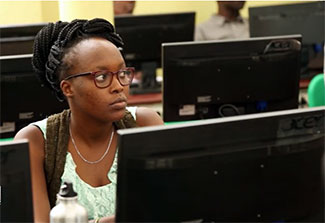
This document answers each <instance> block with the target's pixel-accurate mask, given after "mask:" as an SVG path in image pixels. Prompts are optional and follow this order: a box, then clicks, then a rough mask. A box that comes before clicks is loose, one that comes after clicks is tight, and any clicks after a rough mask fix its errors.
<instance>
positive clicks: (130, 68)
mask: <svg viewBox="0 0 325 223" xmlns="http://www.w3.org/2000/svg"><path fill="white" fill-rule="evenodd" d="M125 70H130V71H131V72H132V74H133V75H132V78H131V81H130V83H129V84H122V83H121V81H120V79H119V77H118V76H117V74H118V73H119V72H121V71H125ZM102 71H107V73H108V74H111V75H112V79H111V81H110V82H109V84H108V85H107V86H105V87H99V86H98V85H97V83H96V74H97V73H99V72H102ZM87 75H91V76H92V77H93V81H94V84H95V86H96V87H97V88H100V89H103V88H107V87H109V86H110V85H111V84H112V81H113V77H114V75H116V77H117V80H118V82H119V83H120V85H122V86H129V85H130V84H131V83H132V80H133V78H134V75H135V68H134V67H125V68H123V69H120V70H118V71H115V72H114V71H109V70H97V71H89V72H85V73H80V74H73V75H70V76H68V77H66V78H64V79H63V80H65V81H67V80H70V79H72V78H76V77H82V76H87Z"/></svg>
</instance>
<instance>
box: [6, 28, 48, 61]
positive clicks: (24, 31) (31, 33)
mask: <svg viewBox="0 0 325 223" xmlns="http://www.w3.org/2000/svg"><path fill="white" fill-rule="evenodd" d="M46 24H47V23H35V24H17V25H2V26H0V56H6V55H18V54H30V53H33V45H34V37H35V36H36V34H37V33H38V31H40V30H41V29H42V28H43V27H44V26H45V25H46Z"/></svg>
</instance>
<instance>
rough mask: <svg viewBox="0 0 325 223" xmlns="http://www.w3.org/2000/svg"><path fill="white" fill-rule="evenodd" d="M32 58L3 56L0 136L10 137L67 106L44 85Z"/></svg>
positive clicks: (28, 56) (0, 64) (1, 59)
mask: <svg viewBox="0 0 325 223" xmlns="http://www.w3.org/2000/svg"><path fill="white" fill-rule="evenodd" d="M31 58H32V55H31V54H29V55H14V56H1V57H0V67H1V71H0V90H1V106H0V109H1V117H0V125H1V128H0V138H11V137H13V136H14V135H15V134H16V133H17V132H18V131H19V130H20V129H21V128H23V127H24V126H26V125H28V124H29V123H31V122H34V121H38V120H41V119H43V118H46V117H47V116H49V115H51V114H54V113H58V112H61V111H62V110H63V109H65V108H68V105H67V103H66V102H64V103H62V102H59V101H58V100H57V99H56V97H55V96H54V94H52V93H51V91H50V90H49V89H48V88H47V87H45V86H43V85H41V82H40V81H39V80H38V78H37V77H36V75H35V73H34V71H33V69H32V64H31Z"/></svg>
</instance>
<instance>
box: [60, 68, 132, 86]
mask: <svg viewBox="0 0 325 223" xmlns="http://www.w3.org/2000/svg"><path fill="white" fill-rule="evenodd" d="M87 75H91V76H92V77H93V79H94V83H95V85H96V87H98V88H106V87H108V86H110V85H111V83H112V80H113V76H114V75H116V76H117V79H118V81H119V82H120V84H121V85H122V86H127V85H130V84H131V83H132V80H133V77H134V68H133V67H126V68H123V69H121V70H119V71H116V72H111V71H108V70H99V71H93V72H86V73H81V74H74V75H71V76H69V77H66V78H64V79H63V80H69V79H71V78H75V77H81V76H87Z"/></svg>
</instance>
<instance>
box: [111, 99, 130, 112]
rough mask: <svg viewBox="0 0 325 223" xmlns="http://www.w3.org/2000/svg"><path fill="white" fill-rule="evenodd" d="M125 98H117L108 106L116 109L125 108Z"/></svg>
mask: <svg viewBox="0 0 325 223" xmlns="http://www.w3.org/2000/svg"><path fill="white" fill-rule="evenodd" d="M126 105H127V103H126V99H124V98H118V99H116V100H115V101H114V102H113V103H111V104H110V107H111V108H113V109H116V110H119V109H125V108H126Z"/></svg>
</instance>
